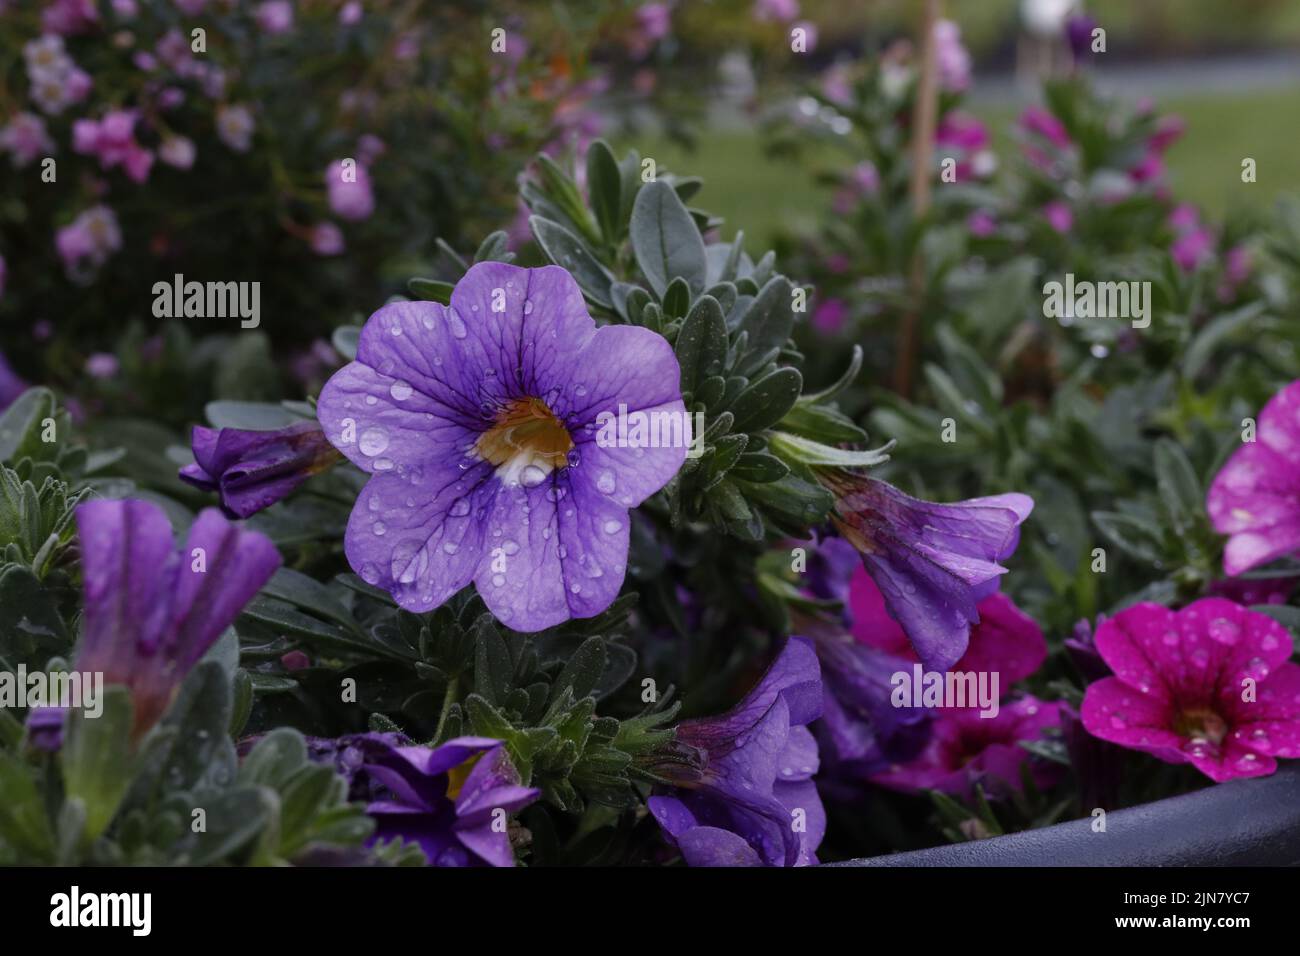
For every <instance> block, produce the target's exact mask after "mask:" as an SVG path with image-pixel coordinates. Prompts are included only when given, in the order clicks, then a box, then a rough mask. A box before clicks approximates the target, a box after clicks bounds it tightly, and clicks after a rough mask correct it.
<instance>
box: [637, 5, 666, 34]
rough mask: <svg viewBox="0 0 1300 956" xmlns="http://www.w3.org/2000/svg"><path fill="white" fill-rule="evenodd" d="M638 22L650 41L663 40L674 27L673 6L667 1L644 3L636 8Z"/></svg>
mask: <svg viewBox="0 0 1300 956" xmlns="http://www.w3.org/2000/svg"><path fill="white" fill-rule="evenodd" d="M636 23H637V26H638V27H639V28H640V30H641V36H642V37H643V38H644V40H646V41H647V42H648V43H654V42H655V41H656V40H662V39H663V38H664V37H666V36H668V32H669V31H670V30H671V29H672V25H673V10H672V7H670V6H669V5H668V4H666V3H643V4H642V5H641V6H639V7H637V8H636Z"/></svg>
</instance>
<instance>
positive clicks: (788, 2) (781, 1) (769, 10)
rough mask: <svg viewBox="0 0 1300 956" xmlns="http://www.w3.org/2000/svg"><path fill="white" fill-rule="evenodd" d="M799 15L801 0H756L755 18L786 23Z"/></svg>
mask: <svg viewBox="0 0 1300 956" xmlns="http://www.w3.org/2000/svg"><path fill="white" fill-rule="evenodd" d="M797 16H799V0H754V19H755V20H775V21H778V22H781V23H786V22H788V21H790V20H793V19H794V18H795V17H797Z"/></svg>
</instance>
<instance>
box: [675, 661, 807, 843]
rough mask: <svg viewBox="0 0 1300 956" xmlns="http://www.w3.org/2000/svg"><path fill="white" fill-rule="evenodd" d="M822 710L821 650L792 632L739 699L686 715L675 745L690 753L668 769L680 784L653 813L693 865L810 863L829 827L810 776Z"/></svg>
mask: <svg viewBox="0 0 1300 956" xmlns="http://www.w3.org/2000/svg"><path fill="white" fill-rule="evenodd" d="M821 709H822V684H821V676H820V671H819V668H818V664H817V655H816V653H815V652H814V651H813V647H812V644H811V642H809V641H808V640H807V639H806V638H802V637H792V638H790V640H789V642H788V643H787V644H786V645H785V647H784V648H783V649H782V651H781V653H780V654H779V655H778V656H777V658H776V660H775V661H774V662H773V664H772V666H771V667H770V668H769V669H768V672H767V673H766V674H764V675H763V678H762V680H760V681H759V682H758V686H756V687H755V688H754V689H753V690H751V691H750V692H749V693H748V694H747V695H746V696H745V699H744V700H742V701H741V702H740V703H739V704H737V705H736V706H735V707H734V708H733V709H731V710H730V711H728V712H727V713H725V714H723V715H721V716H719V717H707V718H704V719H701V720H688V721H684V722H683V723H682V724H681V725H680V726H679V727H678V728H677V740H676V744H677V746H678V747H679V748H682V749H683V750H684V751H685V752H686V753H687V754H689V755H690V756H691V758H692V759H691V760H690V761H688V762H687V764H676V765H673V766H671V767H670V768H668V769H666V770H664V775H665V776H667V777H669V778H670V779H672V781H673V784H674V786H675V789H674V790H673V791H672V792H671V793H669V794H662V795H658V796H653V797H651V798H650V800H649V807H650V812H651V813H653V814H654V817H655V819H656V820H658V821H659V826H660V827H661V828H663V831H664V834H665V836H666V837H667V839H668V841H669V842H670V843H672V844H673V845H674V846H676V847H677V848H678V849H679V850H680V851H681V854H682V856H683V857H684V858H685V860H686V862H687V863H688V864H689V865H691V866H805V865H808V864H811V863H816V862H817V858H816V856H815V852H816V850H817V846H818V845H819V844H820V843H821V840H822V836H823V834H824V833H825V830H826V815H825V811H824V810H823V809H822V803H821V798H820V797H818V795H817V788H816V786H815V785H814V784H813V782H812V776H813V774H815V773H816V772H817V766H818V760H817V742H816V741H815V740H814V739H813V736H812V733H811V732H810V731H809V730H808V728H807V726H806V725H807V724H809V723H811V722H812V721H814V720H816V719H817V717H818V716H820V714H821Z"/></svg>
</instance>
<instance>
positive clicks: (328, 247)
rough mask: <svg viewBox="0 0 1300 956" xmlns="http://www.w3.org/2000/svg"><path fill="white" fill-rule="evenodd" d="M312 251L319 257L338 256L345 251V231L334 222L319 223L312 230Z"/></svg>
mask: <svg viewBox="0 0 1300 956" xmlns="http://www.w3.org/2000/svg"><path fill="white" fill-rule="evenodd" d="M311 251H312V252H314V253H316V255H318V256H337V255H339V254H340V253H341V252H342V251H343V231H342V230H341V229H339V227H338V226H336V225H334V223H332V222H321V223H317V224H316V225H315V226H313V227H312V229H311Z"/></svg>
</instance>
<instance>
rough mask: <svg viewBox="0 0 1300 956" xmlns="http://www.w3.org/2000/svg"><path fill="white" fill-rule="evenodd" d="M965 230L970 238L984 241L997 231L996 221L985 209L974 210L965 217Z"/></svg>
mask: <svg viewBox="0 0 1300 956" xmlns="http://www.w3.org/2000/svg"><path fill="white" fill-rule="evenodd" d="M966 228H967V230H969V231H970V234H971V235H972V236H975V237H976V238H977V239H984V238H987V237H988V236H991V235H993V234H994V233H995V232H997V231H998V221H997V218H996V217H995V216H994V215H993V213H991V212H989V211H988V210H987V209H976V210H975V211H974V212H973V213H971V214H970V215H969V216H967V217H966Z"/></svg>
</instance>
